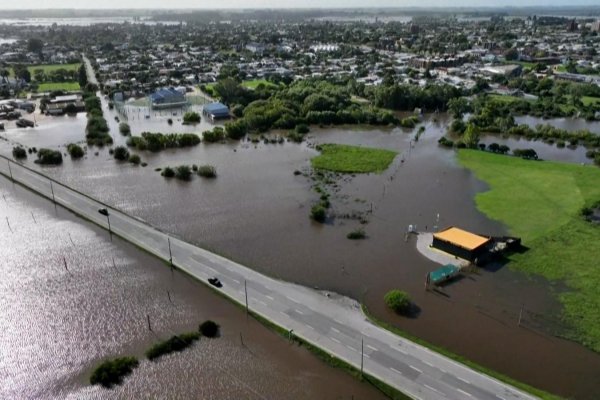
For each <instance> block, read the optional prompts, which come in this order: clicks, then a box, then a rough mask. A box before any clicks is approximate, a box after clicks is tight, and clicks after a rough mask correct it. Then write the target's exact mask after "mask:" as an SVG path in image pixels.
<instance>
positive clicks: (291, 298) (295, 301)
mask: <svg viewBox="0 0 600 400" xmlns="http://www.w3.org/2000/svg"><path fill="white" fill-rule="evenodd" d="M285 297H286V298H287V299H288V300H291V301H293V302H294V303H296V304H302V303H300V302H299V301H298V300H296V299H294V298H293V297H290V296H285Z"/></svg>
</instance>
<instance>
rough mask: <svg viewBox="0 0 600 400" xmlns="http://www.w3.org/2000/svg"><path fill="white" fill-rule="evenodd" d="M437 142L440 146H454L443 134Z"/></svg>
mask: <svg viewBox="0 0 600 400" xmlns="http://www.w3.org/2000/svg"><path fill="white" fill-rule="evenodd" d="M438 144H439V145H440V146H444V147H454V142H453V141H452V140H450V139H448V138H446V137H445V136H442V137H441V138H440V139H439V140H438Z"/></svg>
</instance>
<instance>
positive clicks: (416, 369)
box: [409, 365, 423, 374]
mask: <svg viewBox="0 0 600 400" xmlns="http://www.w3.org/2000/svg"><path fill="white" fill-rule="evenodd" d="M409 367H410V368H412V369H414V370H415V371H417V372H418V373H420V374H422V373H423V371H421V370H420V369H419V368H417V367H413V366H412V365H409Z"/></svg>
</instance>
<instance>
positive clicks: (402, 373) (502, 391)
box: [0, 158, 536, 400]
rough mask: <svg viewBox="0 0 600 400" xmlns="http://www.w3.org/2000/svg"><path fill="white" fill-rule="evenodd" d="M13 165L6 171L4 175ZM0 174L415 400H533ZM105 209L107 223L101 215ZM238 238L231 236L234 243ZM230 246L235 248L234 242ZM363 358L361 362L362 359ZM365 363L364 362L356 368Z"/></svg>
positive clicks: (261, 279) (115, 213)
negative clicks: (217, 284)
mask: <svg viewBox="0 0 600 400" xmlns="http://www.w3.org/2000/svg"><path fill="white" fill-rule="evenodd" d="M9 165H10V171H9ZM0 172H1V173H2V174H4V175H5V176H8V177H10V175H11V174H12V176H13V177H14V179H15V180H16V181H18V182H20V183H21V184H23V185H24V186H27V187H29V188H31V189H33V190H34V191H37V192H39V193H40V194H42V195H44V196H46V197H48V198H50V199H52V198H53V197H54V198H55V200H56V203H58V204H59V205H62V206H64V207H65V208H67V209H70V210H72V211H74V212H75V213H77V214H79V215H81V216H83V217H85V218H87V219H89V220H91V221H93V222H95V223H97V224H98V225H100V226H103V227H105V228H108V219H110V226H111V229H112V231H113V232H115V233H117V234H118V235H119V236H121V237H123V238H125V239H126V240H128V241H130V242H132V243H134V244H136V245H138V246H140V247H142V248H144V249H145V250H147V251H149V252H150V253H152V254H155V255H156V256H158V257H160V258H162V259H165V260H169V259H170V258H171V257H172V260H173V264H174V265H175V266H176V267H177V268H179V269H181V270H184V271H186V272H187V273H189V274H190V275H192V276H194V277H195V278H197V279H198V280H200V281H202V282H205V283H206V282H207V279H208V278H209V277H218V278H219V279H220V280H221V282H222V283H223V287H222V288H221V289H217V290H220V291H222V292H223V293H224V294H225V295H226V296H228V297H229V298H231V299H232V300H233V301H235V302H237V303H239V304H242V305H245V304H246V291H245V287H246V288H247V299H248V306H249V309H250V310H252V311H253V312H255V313H257V314H259V315H260V316H262V317H264V318H266V319H268V320H270V321H272V322H273V323H275V324H277V325H279V326H281V327H283V328H284V329H287V330H288V331H292V334H293V335H296V336H298V337H300V338H302V339H304V340H306V341H307V342H309V343H311V344H313V345H314V346H317V347H319V348H321V349H323V350H325V351H326V352H328V353H330V354H333V355H335V356H336V357H338V358H339V359H342V360H344V361H346V362H347V363H349V364H351V365H353V366H354V367H356V368H358V369H360V367H361V361H362V362H363V366H364V371H365V373H368V374H370V375H372V376H374V377H376V378H378V379H379V380H381V381H383V382H385V383H387V384H388V385H390V386H392V387H394V388H397V389H398V390H400V391H402V392H403V393H405V394H406V395H408V396H410V397H412V398H415V399H423V400H426V399H432V400H437V399H454V400H458V399H484V400H515V399H535V398H536V397H534V396H532V395H529V394H527V393H524V392H522V391H520V390H518V389H516V388H514V387H512V386H510V385H507V384H505V383H503V382H500V381H498V380H496V379H494V378H491V377H489V376H487V375H484V374H482V373H479V372H477V371H475V370H473V369H471V368H468V367H466V366H464V365H462V364H459V363H457V362H455V361H453V360H451V359H449V358H447V357H445V356H442V355H440V354H438V353H435V352H433V351H431V350H429V349H427V348H425V347H423V346H420V345H418V344H416V343H413V342H411V341H409V340H407V339H404V338H402V337H399V336H397V335H395V334H392V333H390V332H389V331H387V330H385V329H382V328H380V327H378V326H376V325H374V324H373V323H371V322H370V321H369V320H368V319H367V318H366V317H365V315H364V314H363V313H362V312H361V309H360V305H359V304H358V303H357V302H356V301H354V300H351V299H349V298H345V297H342V296H338V295H335V294H330V293H326V292H323V291H317V290H313V289H310V288H306V287H303V286H299V285H295V284H292V283H288V282H283V281H280V280H276V279H273V278H270V277H268V276H265V275H262V274H260V273H258V272H256V271H253V270H251V269H249V268H247V267H245V266H243V265H240V264H238V263H235V262H233V261H231V260H228V259H226V258H224V257H221V256H219V255H216V254H213V253H211V252H208V251H206V250H203V249H201V248H199V247H196V246H194V245H192V244H189V243H186V242H185V241H183V240H180V239H178V238H174V237H170V236H169V235H168V234H166V233H164V232H161V231H160V230H158V229H156V228H153V227H151V226H150V225H148V224H147V223H145V222H144V221H142V220H139V219H137V218H134V217H131V216H129V215H126V214H125V213H122V212H120V211H119V210H116V209H114V208H111V207H109V206H106V205H104V204H102V203H100V202H98V201H96V200H94V199H92V198H90V197H87V196H85V195H83V194H80V193H78V192H76V191H74V190H72V189H69V188H67V187H65V186H63V185H61V184H59V183H57V182H53V183H51V181H50V180H49V179H48V178H47V177H45V176H43V175H41V174H39V173H37V172H34V171H32V170H29V169H26V168H25V167H23V166H20V165H19V164H15V163H14V162H10V161H8V159H6V158H0ZM105 207H106V208H107V210H108V213H109V216H108V218H107V217H106V216H104V215H102V214H100V213H99V212H98V210H99V209H100V208H105ZM234 234H235V233H233V232H232V235H234ZM231 240H235V237H233V236H232V238H231ZM363 354H364V355H363ZM361 359H362V360H361Z"/></svg>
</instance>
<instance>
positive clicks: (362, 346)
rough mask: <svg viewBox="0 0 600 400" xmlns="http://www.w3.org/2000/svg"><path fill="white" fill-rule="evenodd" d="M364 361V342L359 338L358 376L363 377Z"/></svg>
mask: <svg viewBox="0 0 600 400" xmlns="http://www.w3.org/2000/svg"><path fill="white" fill-rule="evenodd" d="M364 361H365V340H364V338H360V376H361V377H362V375H363V364H364Z"/></svg>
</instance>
